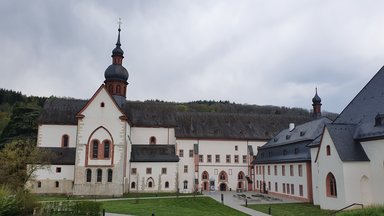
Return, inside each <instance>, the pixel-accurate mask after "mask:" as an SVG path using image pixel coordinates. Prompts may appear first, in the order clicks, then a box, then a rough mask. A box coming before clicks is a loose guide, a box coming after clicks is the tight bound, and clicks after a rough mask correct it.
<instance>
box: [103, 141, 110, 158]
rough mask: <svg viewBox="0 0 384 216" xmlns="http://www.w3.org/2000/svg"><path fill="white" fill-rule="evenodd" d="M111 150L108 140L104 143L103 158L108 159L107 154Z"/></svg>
mask: <svg viewBox="0 0 384 216" xmlns="http://www.w3.org/2000/svg"><path fill="white" fill-rule="evenodd" d="M110 149H111V143H110V142H109V140H105V141H104V158H109V152H110Z"/></svg>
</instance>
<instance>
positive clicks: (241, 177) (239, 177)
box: [237, 172, 244, 180]
mask: <svg viewBox="0 0 384 216" xmlns="http://www.w3.org/2000/svg"><path fill="white" fill-rule="evenodd" d="M237 179H239V180H242V179H244V173H243V172H239V174H238V175H237Z"/></svg>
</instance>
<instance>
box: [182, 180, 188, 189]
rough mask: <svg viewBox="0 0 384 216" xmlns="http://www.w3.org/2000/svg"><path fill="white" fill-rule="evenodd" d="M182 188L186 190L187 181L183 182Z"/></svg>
mask: <svg viewBox="0 0 384 216" xmlns="http://www.w3.org/2000/svg"><path fill="white" fill-rule="evenodd" d="M183 188H184V189H188V181H187V180H185V181H184V182H183Z"/></svg>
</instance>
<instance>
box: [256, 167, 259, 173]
mask: <svg viewBox="0 0 384 216" xmlns="http://www.w3.org/2000/svg"><path fill="white" fill-rule="evenodd" d="M258 174H259V166H256V175H258Z"/></svg>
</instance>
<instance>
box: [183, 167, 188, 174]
mask: <svg viewBox="0 0 384 216" xmlns="http://www.w3.org/2000/svg"><path fill="white" fill-rule="evenodd" d="M187 172H188V165H184V173H187Z"/></svg>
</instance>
